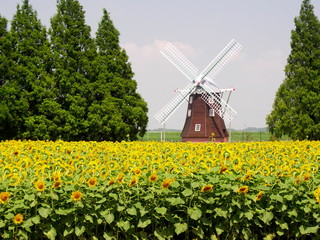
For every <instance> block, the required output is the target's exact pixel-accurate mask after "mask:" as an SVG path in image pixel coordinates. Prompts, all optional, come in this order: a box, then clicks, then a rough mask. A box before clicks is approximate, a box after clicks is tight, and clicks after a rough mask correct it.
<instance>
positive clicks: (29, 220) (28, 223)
mask: <svg viewBox="0 0 320 240" xmlns="http://www.w3.org/2000/svg"><path fill="white" fill-rule="evenodd" d="M33 225H34V223H33V222H32V220H31V219H30V218H29V219H27V220H25V221H24V222H23V227H26V228H29V227H31V226H33Z"/></svg>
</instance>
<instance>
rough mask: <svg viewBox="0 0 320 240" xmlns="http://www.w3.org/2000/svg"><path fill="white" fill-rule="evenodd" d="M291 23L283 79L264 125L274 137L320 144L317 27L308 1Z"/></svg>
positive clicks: (319, 36)
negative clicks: (283, 136)
mask: <svg viewBox="0 0 320 240" xmlns="http://www.w3.org/2000/svg"><path fill="white" fill-rule="evenodd" d="M294 22H295V29H294V30H293V31H292V32H291V53H290V55H289V57H288V63H287V65H286V67H285V76H286V77H285V80H284V81H283V83H282V84H281V86H280V87H279V89H278V91H277V93H276V97H275V100H274V103H273V110H272V112H271V113H270V114H269V115H268V116H267V125H268V126H269V130H270V132H271V133H273V134H274V135H275V136H276V137H281V136H282V135H285V134H287V135H288V136H289V137H291V138H292V139H294V140H303V139H309V140H320V104H319V103H320V23H319V20H318V18H317V16H316V15H315V14H314V11H313V6H312V5H311V4H310V0H303V2H302V4H301V10H300V15H299V16H298V17H296V18H295V19H294Z"/></svg>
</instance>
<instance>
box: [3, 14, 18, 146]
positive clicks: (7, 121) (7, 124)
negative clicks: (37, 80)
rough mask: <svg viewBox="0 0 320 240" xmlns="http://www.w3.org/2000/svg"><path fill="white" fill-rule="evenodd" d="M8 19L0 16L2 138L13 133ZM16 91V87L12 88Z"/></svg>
mask: <svg viewBox="0 0 320 240" xmlns="http://www.w3.org/2000/svg"><path fill="white" fill-rule="evenodd" d="M7 24H8V20H7V19H6V18H4V17H2V16H0V96H1V98H0V140H2V139H8V138H10V137H12V136H13V135H14V134H13V133H12V130H13V126H12V125H13V124H12V121H11V120H13V119H12V115H11V113H10V95H11V93H10V90H11V89H12V88H11V87H9V86H8V82H9V79H10V71H11V66H12V61H11V58H10V55H11V41H10V34H9V32H8V30H7ZM12 90H13V91H15V89H12Z"/></svg>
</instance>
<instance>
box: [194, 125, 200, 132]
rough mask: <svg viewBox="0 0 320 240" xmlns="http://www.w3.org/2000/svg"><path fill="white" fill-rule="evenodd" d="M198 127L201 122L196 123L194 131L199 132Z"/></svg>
mask: <svg viewBox="0 0 320 240" xmlns="http://www.w3.org/2000/svg"><path fill="white" fill-rule="evenodd" d="M200 129H201V124H196V125H195V127H194V130H195V131H196V132H200Z"/></svg>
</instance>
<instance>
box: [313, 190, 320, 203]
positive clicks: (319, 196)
mask: <svg viewBox="0 0 320 240" xmlns="http://www.w3.org/2000/svg"><path fill="white" fill-rule="evenodd" d="M313 193H314V197H315V198H316V200H317V202H318V203H320V187H318V188H317V189H316V190H314V192H313Z"/></svg>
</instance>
